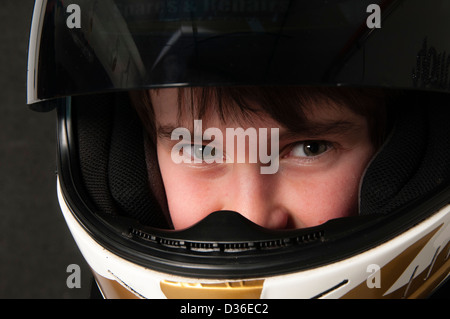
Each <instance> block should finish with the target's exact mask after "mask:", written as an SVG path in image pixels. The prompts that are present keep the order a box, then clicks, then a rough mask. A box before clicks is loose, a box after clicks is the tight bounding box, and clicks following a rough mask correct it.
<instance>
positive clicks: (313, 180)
mask: <svg viewBox="0 0 450 319" xmlns="http://www.w3.org/2000/svg"><path fill="white" fill-rule="evenodd" d="M151 100H152V104H153V108H154V112H155V123H156V130H157V133H158V134H157V143H156V144H157V154H158V161H159V166H160V170H161V175H162V179H163V183H164V187H165V191H166V195H167V201H168V205H169V211H170V216H171V218H172V222H173V225H174V227H175V229H182V228H185V227H188V226H191V225H193V224H195V223H196V222H198V221H200V220H201V219H203V218H204V217H206V216H207V215H209V214H210V213H212V212H214V211H218V210H232V211H236V212H239V213H240V214H242V215H243V216H245V217H246V218H248V219H250V220H251V221H253V222H254V223H256V224H258V225H261V226H263V227H266V228H270V229H285V228H304V227H311V226H315V225H318V224H321V223H323V222H325V221H327V220H330V219H333V218H338V217H345V216H351V215H354V214H356V212H357V203H358V190H359V182H360V179H361V176H362V174H363V171H364V169H365V167H366V165H367V163H368V161H369V160H370V159H371V157H372V155H373V154H374V152H375V148H374V146H373V145H372V143H371V139H370V132H369V128H368V125H367V122H366V119H365V118H364V117H363V116H360V115H357V114H355V113H354V112H352V111H351V110H350V109H349V108H347V107H346V106H345V105H333V106H330V105H329V102H325V101H324V102H322V103H317V104H318V105H313V107H311V108H309V111H308V112H306V116H307V119H308V122H309V123H308V124H309V125H308V127H314V130H313V131H308V130H306V131H304V132H301V130H299V131H300V133H299V132H295V133H294V132H290V131H289V130H288V129H286V128H285V127H283V126H281V125H280V124H279V123H277V122H276V121H274V120H273V119H272V118H270V117H269V116H268V115H264V114H263V115H258V116H256V115H255V116H254V117H251V118H247V119H245V118H244V117H241V120H239V122H236V121H225V122H224V121H223V120H221V119H220V118H219V116H218V115H216V114H214V113H213V112H214V109H215V108H214V107H213V105H211V108H210V110H212V111H210V112H207V114H206V115H205V117H204V118H203V123H202V124H203V127H202V128H203V131H205V130H206V129H207V128H210V127H214V128H218V129H220V130H221V131H222V132H223V139H222V140H220V139H218V140H215V141H214V146H215V147H217V150H220V152H217V151H214V152H212V153H213V154H216V153H219V154H223V156H224V158H226V157H227V154H229V153H237V152H231V150H227V147H226V146H227V143H226V134H225V131H226V128H243V129H244V130H246V129H248V128H255V129H256V132H257V134H258V141H260V140H262V141H267V144H268V145H267V150H268V151H267V154H270V149H271V145H270V144H271V142H272V141H271V138H270V137H271V135H270V132H271V129H273V128H279V141H278V144H279V157H278V159H279V162H278V167H277V168H278V169H277V171H276V173H274V174H262V173H261V170H260V168H261V166H267V165H268V164H262V163H260V162H257V163H254V162H251V161H249V160H247V161H244V163H242V161H240V162H239V161H236V160H234V161H233V162H232V163H231V161H228V160H224V161H223V163H220V162H219V161H215V162H212V163H211V162H210V163H206V162H204V161H200V163H195V162H194V161H190V163H184V162H181V163H179V164H177V163H175V162H174V160H173V158H172V156H171V154H172V152H173V149H174V146H175V145H176V144H177V143H179V142H180V139H178V137H177V139H176V140H171V135H170V132H171V131H173V129H175V128H179V127H184V128H187V129H189V130H190V131H191V132H192V146H191V145H189V148H187V147H186V148H183V152H182V153H183V154H182V156H185V157H187V158H191V159H192V158H195V157H198V155H200V157H199V158H200V159H201V155H202V151H203V152H204V151H205V148H204V147H205V146H206V145H211V144H210V143H211V141H210V140H207V141H203V149H202V145H195V144H194V141H193V140H194V133H195V132H193V127H194V125H193V123H194V121H193V120H194V119H193V118H192V116H190V115H189V116H188V115H186V116H181V118H180V117H179V105H178V94H177V90H176V89H163V90H159V91H158V93H155V92H152V91H151ZM211 103H215V102H214V101H211ZM327 103H328V104H327ZM252 107H255V108H258V106H257V105H255V106H252ZM260 128H266V129H267V132H268V133H267V134H265V136H262V134H261V133H260V131H259V129H260ZM200 134H201V132H200ZM245 147H246V151H247V152H246V153H245V154H246V158H247V159H249V157H250V156H251V154H250V152H251V151H252V150H253V149H250V147H249V143H246V144H245ZM185 150H189V152H186V153H189V154H184V153H185ZM256 158H258V159H259V158H260V157H259V156H256ZM187 162H189V161H187Z"/></svg>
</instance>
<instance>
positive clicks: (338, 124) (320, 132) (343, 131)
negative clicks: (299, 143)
mask: <svg viewBox="0 0 450 319" xmlns="http://www.w3.org/2000/svg"><path fill="white" fill-rule="evenodd" d="M361 130H362V126H361V125H360V124H358V123H355V122H350V121H344V120H338V121H323V122H306V123H304V124H303V125H299V126H298V128H295V129H286V131H285V132H283V133H282V134H281V135H280V139H287V140H289V139H296V138H299V137H311V138H317V137H320V136H346V135H350V134H354V133H357V132H360V131H361Z"/></svg>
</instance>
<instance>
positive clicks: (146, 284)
mask: <svg viewBox="0 0 450 319" xmlns="http://www.w3.org/2000/svg"><path fill="white" fill-rule="evenodd" d="M58 198H59V201H60V205H61V209H62V212H63V215H64V217H65V219H66V222H67V224H68V226H69V228H70V230H71V233H72V235H73V236H74V238H75V240H76V242H77V244H78V247H79V248H80V250H81V252H82V253H83V256H84V257H85V259H86V260H87V262H88V264H89V265H90V267H91V268H92V270H93V272H94V275H95V278H96V280H97V282H98V284H99V286H100V288H101V290H102V293H103V295H104V297H106V298H118V297H121V298H123V297H126V298H130V297H132V298H190V299H192V298H205V297H206V298H242V297H244V298H420V297H425V296H427V295H429V294H430V293H431V292H432V291H433V289H434V287H437V286H438V285H439V283H441V282H443V281H444V280H445V278H446V277H447V276H448V271H449V269H450V258H449V253H448V252H449V237H448V230H449V222H450V220H449V216H450V215H449V214H448V211H449V210H450V207H449V206H446V207H444V208H442V209H441V210H440V211H438V212H436V213H435V214H433V215H432V216H431V217H429V218H426V219H425V220H423V221H422V222H420V223H417V224H416V225H414V226H413V227H411V228H409V229H408V230H407V231H405V232H404V233H402V234H400V235H399V236H392V238H391V239H389V240H386V242H384V243H382V244H380V245H377V246H376V247H374V248H373V249H368V250H364V251H359V252H355V253H354V254H353V255H352V256H346V255H343V256H342V259H345V260H341V261H335V262H330V263H326V262H324V263H322V265H321V267H312V268H309V269H298V271H291V272H285V273H280V275H279V276H277V275H272V276H270V275H268V274H266V275H261V274H256V275H253V276H250V275H248V276H245V275H244V274H241V275H240V276H235V278H219V277H218V276H215V277H214V276H209V277H208V276H201V275H199V276H195V277H194V276H189V268H190V267H192V266H193V265H192V264H184V265H183V266H180V268H182V267H184V269H185V271H184V272H178V273H173V272H171V271H170V269H164V268H159V269H155V268H153V267H148V265H147V266H143V265H140V264H137V263H135V262H133V260H130V258H126V256H125V255H124V254H123V253H122V254H118V253H117V250H113V249H108V247H106V246H105V245H104V244H103V243H101V242H99V241H96V240H95V238H94V237H93V234H92V233H90V232H89V231H87V229H86V228H85V227H83V225H82V224H81V223H80V220H79V219H77V218H76V214H74V213H73V212H72V211H71V209H70V208H69V206H68V203H69V202H70V201H69V200H67V199H66V198H65V196H64V194H63V190H62V187H61V184H60V180H59V181H58ZM225 219H228V220H229V222H228V225H227V226H224V229H225V228H227V227H229V226H231V225H239V224H240V226H237V227H241V230H244V229H246V230H249V229H250V228H253V226H254V225H252V224H251V222H249V221H246V220H245V219H244V218H243V217H240V216H239V215H238V214H235V213H224V212H220V213H217V214H212V215H211V216H208V217H207V218H206V219H205V220H204V221H202V222H200V223H199V224H197V225H195V226H193V227H192V228H191V229H197V230H200V229H201V228H198V227H203V226H205V225H207V224H208V223H209V222H218V221H219V220H225ZM329 223H330V224H333V223H336V221H334V222H333V221H330V222H329ZM258 227H259V226H257V227H255V228H258ZM258 230H261V229H258ZM187 231H189V229H187V230H185V231H179V232H173V234H174V235H173V236H172V238H176V237H177V236H176V235H175V233H178V234H177V235H178V237H181V235H180V234H181V233H184V234H185V235H186V232H187ZM309 231H311V230H309ZM270 232H271V231H270ZM283 232H284V231H281V232H273V233H283ZM165 233H166V234H169V233H170V232H169V231H166V232H165ZM256 233H257V232H254V233H253V234H251V235H249V236H246V235H242V237H241V239H249V238H251V237H253V236H255V234H256ZM286 233H289V234H293V233H295V232H291V231H288V232H286ZM325 233H327V231H325ZM123 235H124V236H125V237H127V236H128V237H130V233H127V234H123ZM272 235H273V234H272ZM368 235H369V237H370V234H369V233H368ZM131 236H135V235H131ZM204 236H205V237H204V238H205V239H206V238H208V237H210V236H212V235H211V234H205V235H204ZM220 236H221V235H219V236H218V237H220ZM218 237H216V238H218ZM363 237H364V236H360V237H359V238H358V239H359V241H361V240H362V239H363ZM272 238H276V236H274V237H272ZM324 243H325V242H324ZM325 245H326V246H332V245H333V241H329V242H328V244H326V243H325ZM330 248H331V247H330ZM172 249H177V248H172ZM271 251H274V250H270V249H269V250H266V251H265V252H267V254H268V255H267V257H268V258H267V259H265V261H266V262H269V261H270V260H271V259H274V257H276V256H277V254H276V255H275V256H273V255H272V254H271V253H270V252H271ZM324 251H325V252H326V250H324ZM322 252H323V251H322ZM330 252H331V249H330ZM198 253H201V251H199V252H198ZM299 253H300V254H301V251H299ZM343 253H344V252H343ZM212 254H217V252H214V253H212ZM229 255H230V258H233V259H234V262H235V264H236V265H235V266H236V267H237V268H242V269H245V263H243V262H242V260H240V259H239V258H238V257H239V256H240V254H235V253H232V252H230V253H229ZM278 256H280V254H278ZM172 257H173V258H172V259H173V262H174V263H179V261H180V259H179V258H177V256H176V255H173V256H172ZM284 261H285V262H289V260H287V259H285V260H284ZM374 265H375V266H379V267H380V268H379V273H378V275H379V277H376V278H378V279H376V280H379V284H380V287H376V288H377V289H375V288H374V287H373V284H374V282H373V278H374V277H373V275H374V273H373V269H374V268H373V266H374ZM204 266H205V265H204ZM375 284H377V283H376V282H375Z"/></svg>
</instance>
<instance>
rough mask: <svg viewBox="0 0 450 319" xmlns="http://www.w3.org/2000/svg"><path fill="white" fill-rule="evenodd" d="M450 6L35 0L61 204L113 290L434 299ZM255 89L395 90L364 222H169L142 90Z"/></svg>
mask: <svg viewBox="0 0 450 319" xmlns="http://www.w3.org/2000/svg"><path fill="white" fill-rule="evenodd" d="M449 15H450V5H449V3H447V1H442V0H433V1H426V2H424V1H418V0H411V1H396V0H391V1H374V0H371V1H364V0H345V1H344V0H333V1H321V0H320V1H303V0H302V1H289V0H250V1H240V0H231V1H215V0H205V1H194V2H193V1H187V0H182V1H163V0H156V1H155V0H152V1H146V0H102V1H92V0H89V1H87V0H72V1H62V0H37V1H36V3H35V9H34V15H33V21H32V29H31V35H30V44H29V61H28V104H29V105H30V107H31V108H32V109H33V110H36V111H50V110H54V109H56V112H57V125H58V129H57V137H58V138H57V143H58V145H57V192H58V199H59V202H60V206H61V210H62V213H63V215H64V217H65V220H66V222H67V224H68V227H69V229H70V231H71V233H72V235H73V237H74V239H75V241H76V243H77V245H78V247H79V249H80V250H81V252H82V254H83V256H84V258H85V259H86V261H87V263H88V264H89V266H90V267H91V269H92V272H93V274H94V277H95V279H96V282H97V284H98V286H99V288H100V290H101V292H102V294H103V296H104V297H105V298H235V299H236V298H421V297H426V296H429V295H430V294H431V293H432V292H433V291H435V290H436V289H437V288H438V287H439V286H440V285H442V284H443V283H444V282H445V280H446V279H447V278H448V274H449V269H450V260H449V252H450V250H449V249H450V246H449V239H450V226H449V222H450V213H449V211H450V206H449V200H450V165H449V164H448V163H450V129H449V126H448V124H447V122H448V118H450V98H449V97H450V96H449V90H450V79H449V74H448V72H449V65H450V56H448V55H447V52H448V50H450V42H449V40H448V39H447V37H446V32H445V30H450V20H449V19H448V16H449ZM245 86H258V87H266V86H271V87H273V86H276V87H285V86H300V87H319V88H356V89H359V88H372V89H381V90H384V91H387V92H390V93H389V95H392V96H394V97H393V98H392V99H390V102H389V104H390V105H389V110H390V112H389V119H388V124H387V127H388V129H387V136H386V138H384V140H383V143H382V145H381V146H380V147H379V148H378V150H377V152H376V153H375V154H374V156H373V157H372V158H371V159H370V162H369V163H368V165H367V167H366V168H365V170H364V174H363V177H362V178H361V181H360V184H359V189H358V214H357V215H356V216H352V217H342V218H335V219H332V220H329V221H327V222H324V223H321V224H319V225H315V226H312V227H305V228H299V229H282V230H276V229H268V228H265V227H262V226H259V225H256V224H255V223H253V222H252V221H250V220H248V219H247V218H245V217H244V216H243V215H241V214H240V213H239V212H232V211H216V212H211V214H210V215H208V216H206V217H205V218H204V219H202V220H201V221H199V222H198V223H195V224H194V225H192V226H190V227H186V228H183V229H173V228H171V225H170V221H168V219H169V218H168V213H167V201H166V198H165V196H166V194H165V190H164V186H163V184H162V181H161V176H160V172H159V168H158V160H157V157H156V154H155V150H154V149H152V145H151V143H148V141H146V137H145V136H144V134H143V128H142V124H141V122H140V120H139V117H138V115H137V114H136V111H135V110H134V108H133V107H132V106H131V104H132V103H131V102H130V97H129V96H130V95H129V92H141V91H142V90H149V89H166V88H197V87H245ZM149 145H150V146H149ZM153 148H154V146H153ZM332 196H338V194H332Z"/></svg>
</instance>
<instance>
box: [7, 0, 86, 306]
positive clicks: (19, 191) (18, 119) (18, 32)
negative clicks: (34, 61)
mask: <svg viewBox="0 0 450 319" xmlns="http://www.w3.org/2000/svg"><path fill="white" fill-rule="evenodd" d="M33 8H34V1H33V0H1V1H0V103H1V105H0V298H16V299H19V298H88V297H89V294H90V285H91V277H92V276H91V273H90V270H89V268H88V266H87V264H86V262H85V261H84V259H83V258H82V256H81V253H80V252H79V250H78V248H77V246H76V245H75V242H74V240H73V239H72V237H71V234H70V232H69V230H68V228H67V226H66V224H65V221H64V218H63V216H62V214H61V213H60V210H59V205H58V201H57V197H56V175H55V167H56V164H55V163H56V161H55V158H56V148H55V145H56V144H55V143H56V135H55V134H56V114H55V112H50V113H36V112H33V111H31V110H29V109H28V107H27V105H26V73H27V54H28V53H27V52H28V37H29V30H30V26H31V17H32V14H33ZM70 264H77V265H79V266H80V267H81V288H80V289H77V288H73V289H69V288H68V287H67V285H66V280H67V277H68V276H69V275H70V273H67V272H66V270H67V266H68V265H70Z"/></svg>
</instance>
